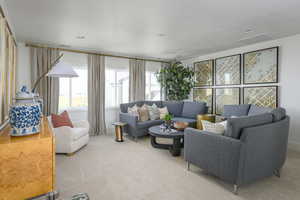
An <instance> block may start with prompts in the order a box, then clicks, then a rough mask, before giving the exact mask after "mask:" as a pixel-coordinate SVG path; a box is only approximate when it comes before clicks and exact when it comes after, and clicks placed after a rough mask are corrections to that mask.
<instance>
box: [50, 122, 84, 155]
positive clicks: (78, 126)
mask: <svg viewBox="0 0 300 200" xmlns="http://www.w3.org/2000/svg"><path fill="white" fill-rule="evenodd" d="M48 121H49V124H50V126H51V128H52V130H53V132H54V135H55V144H56V148H55V149H56V153H66V154H68V155H72V154H73V153H74V152H76V151H77V150H79V149H80V148H82V147H83V146H85V145H86V144H87V143H88V142H89V123H88V122H87V121H86V120H84V121H75V122H72V123H73V126H74V128H71V127H68V126H62V127H58V128H53V126H52V122H51V116H49V117H48Z"/></svg>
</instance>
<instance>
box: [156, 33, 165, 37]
mask: <svg viewBox="0 0 300 200" xmlns="http://www.w3.org/2000/svg"><path fill="white" fill-rule="evenodd" d="M157 36H159V37H165V36H167V35H166V34H163V33H158V34H157Z"/></svg>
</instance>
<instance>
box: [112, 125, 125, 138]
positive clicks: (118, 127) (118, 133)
mask: <svg viewBox="0 0 300 200" xmlns="http://www.w3.org/2000/svg"><path fill="white" fill-rule="evenodd" d="M112 125H114V126H115V134H116V142H123V141H124V140H123V127H124V126H126V125H127V124H126V123H123V122H114V123H112Z"/></svg>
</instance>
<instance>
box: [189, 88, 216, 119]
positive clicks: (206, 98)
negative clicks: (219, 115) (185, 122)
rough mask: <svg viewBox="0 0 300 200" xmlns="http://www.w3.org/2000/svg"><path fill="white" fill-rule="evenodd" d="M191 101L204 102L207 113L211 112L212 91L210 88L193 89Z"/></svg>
mask: <svg viewBox="0 0 300 200" xmlns="http://www.w3.org/2000/svg"><path fill="white" fill-rule="evenodd" d="M193 100H194V101H202V102H206V104H207V106H208V113H211V114H212V112H213V89H212V88H194V89H193Z"/></svg>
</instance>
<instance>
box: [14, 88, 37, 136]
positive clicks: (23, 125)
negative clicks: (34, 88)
mask: <svg viewBox="0 0 300 200" xmlns="http://www.w3.org/2000/svg"><path fill="white" fill-rule="evenodd" d="M9 122H10V125H11V128H12V129H11V132H10V134H11V135H12V136H24V135H31V134H35V133H39V132H40V123H41V108H40V104H39V103H38V102H35V100H34V95H33V94H32V93H30V92H28V91H27V88H26V86H23V87H22V88H21V91H20V92H18V93H17V95H16V102H15V104H13V105H12V106H11V107H10V111H9Z"/></svg>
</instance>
